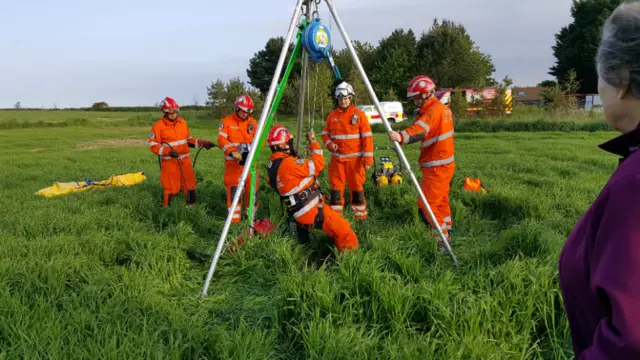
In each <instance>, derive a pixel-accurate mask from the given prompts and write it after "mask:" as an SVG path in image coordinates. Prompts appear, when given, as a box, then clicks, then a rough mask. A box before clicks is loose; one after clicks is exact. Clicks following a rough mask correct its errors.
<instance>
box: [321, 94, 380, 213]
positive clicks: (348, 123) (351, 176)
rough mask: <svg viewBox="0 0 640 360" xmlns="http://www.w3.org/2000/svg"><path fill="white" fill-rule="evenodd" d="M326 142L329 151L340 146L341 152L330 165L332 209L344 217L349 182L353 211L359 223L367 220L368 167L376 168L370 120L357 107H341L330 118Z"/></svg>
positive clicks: (326, 130) (325, 130) (328, 117)
mask: <svg viewBox="0 0 640 360" xmlns="http://www.w3.org/2000/svg"><path fill="white" fill-rule="evenodd" d="M322 141H323V142H324V145H325V146H326V147H327V149H329V151H331V149H330V146H331V144H337V145H338V151H336V152H332V156H331V163H330V164H329V183H330V184H331V200H330V205H331V208H332V209H333V210H336V211H337V212H338V213H339V214H342V211H343V209H344V188H345V183H346V182H348V183H349V189H350V190H351V209H352V210H353V213H354V215H355V216H356V218H357V219H361V220H364V219H366V218H367V214H368V213H367V200H366V199H365V197H364V183H365V181H366V180H367V175H366V171H365V170H364V165H373V133H372V132H371V125H369V120H367V116H366V115H365V114H364V112H363V111H362V110H360V109H358V108H357V107H355V106H354V105H353V104H352V105H351V106H349V107H348V108H347V109H344V110H343V109H341V108H340V107H337V108H336V109H334V110H333V111H331V113H329V116H327V123H326V125H325V127H324V130H323V131H322Z"/></svg>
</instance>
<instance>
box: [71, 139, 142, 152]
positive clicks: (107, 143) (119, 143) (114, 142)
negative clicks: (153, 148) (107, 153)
mask: <svg viewBox="0 0 640 360" xmlns="http://www.w3.org/2000/svg"><path fill="white" fill-rule="evenodd" d="M146 144H147V141H146V140H142V139H110V140H94V141H89V142H84V143H81V144H78V149H80V150H92V149H99V148H103V147H126V146H145V145H146Z"/></svg>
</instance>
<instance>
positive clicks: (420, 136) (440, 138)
mask: <svg viewBox="0 0 640 360" xmlns="http://www.w3.org/2000/svg"><path fill="white" fill-rule="evenodd" d="M400 135H401V138H402V141H401V142H400V144H401V145H405V144H412V143H415V142H418V141H420V142H421V143H422V144H421V148H420V159H419V162H420V170H422V182H421V183H420V187H421V188H422V192H423V193H424V196H425V198H426V199H427V202H428V203H429V206H430V207H431V210H432V211H433V214H434V215H435V217H436V220H437V221H438V224H439V225H440V228H441V229H442V232H443V233H444V235H445V237H446V239H447V241H449V239H450V235H449V230H451V229H452V226H453V223H452V221H451V207H450V205H449V190H450V187H451V179H452V178H453V173H454V171H455V167H456V165H455V162H454V146H453V135H454V129H453V115H452V114H451V110H449V108H448V107H446V106H445V105H444V104H442V103H441V102H440V101H439V100H438V99H437V98H436V97H435V96H432V97H430V98H429V99H428V100H427V101H426V102H425V104H424V105H423V106H422V108H420V110H419V112H418V116H417V118H416V122H415V124H413V125H411V127H409V128H407V129H405V130H404V131H401V132H400ZM418 206H419V207H420V216H421V218H422V220H423V221H424V222H425V223H428V224H430V225H431V226H432V227H433V228H434V229H435V225H434V224H432V223H431V221H430V220H429V217H428V215H427V209H426V208H425V206H424V205H423V204H422V200H420V198H418ZM434 231H435V230H434ZM438 244H439V245H444V244H441V242H438Z"/></svg>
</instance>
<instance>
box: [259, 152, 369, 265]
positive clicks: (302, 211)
mask: <svg viewBox="0 0 640 360" xmlns="http://www.w3.org/2000/svg"><path fill="white" fill-rule="evenodd" d="M309 150H311V160H308V159H299V158H297V157H295V156H291V155H289V154H286V153H284V152H275V153H273V154H271V158H270V160H271V161H270V162H269V170H268V176H269V184H270V185H271V187H273V188H274V190H276V191H278V193H279V194H280V196H281V198H282V199H283V200H284V202H285V204H286V205H287V208H288V212H289V214H290V215H292V216H293V218H294V219H295V220H296V222H297V223H298V226H299V227H302V228H304V229H307V230H312V229H316V228H318V229H322V231H323V232H325V233H326V234H328V235H329V236H331V239H333V242H334V243H335V244H336V247H337V249H338V251H339V252H343V251H345V250H347V249H357V248H358V247H359V244H358V237H357V236H356V234H355V232H354V231H353V229H351V225H350V224H349V222H348V221H347V220H346V219H344V218H343V217H342V216H340V214H338V213H337V212H335V211H334V210H333V209H331V207H329V206H326V205H324V204H323V202H324V196H323V195H322V193H321V192H320V188H319V187H318V184H317V180H316V177H317V176H318V175H319V174H320V172H321V171H322V170H323V169H324V155H323V154H322V148H321V147H320V144H319V143H318V142H316V141H314V142H312V143H311V144H310V146H309Z"/></svg>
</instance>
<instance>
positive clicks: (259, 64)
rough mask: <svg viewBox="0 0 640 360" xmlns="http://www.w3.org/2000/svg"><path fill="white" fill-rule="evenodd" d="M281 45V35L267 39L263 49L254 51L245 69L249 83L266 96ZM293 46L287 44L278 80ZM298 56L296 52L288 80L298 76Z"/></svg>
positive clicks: (299, 66)
mask: <svg viewBox="0 0 640 360" xmlns="http://www.w3.org/2000/svg"><path fill="white" fill-rule="evenodd" d="M282 46H284V38H283V37H277V38H271V39H269V40H268V41H267V43H266V45H265V46H264V49H262V50H260V51H259V52H257V53H255V54H254V56H253V58H251V60H249V68H248V69H247V76H248V77H249V79H250V81H249V83H250V84H251V85H253V86H254V87H256V88H257V89H258V90H259V91H260V93H261V94H262V96H266V95H267V92H269V87H270V86H271V80H272V79H273V74H274V73H275V71H276V66H277V65H278V58H279V57H280V52H281V51H282ZM293 48H294V46H293V44H289V51H288V54H287V57H286V59H285V62H284V64H283V65H282V73H281V74H280V79H279V80H282V76H283V75H284V70H285V68H286V66H287V63H288V62H289V58H290V57H291V54H292V53H293ZM300 58H301V56H300V54H298V57H297V58H296V63H295V66H294V67H293V69H292V72H291V75H290V76H289V79H290V80H292V79H295V78H298V77H299V76H300V71H301V62H300Z"/></svg>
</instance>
